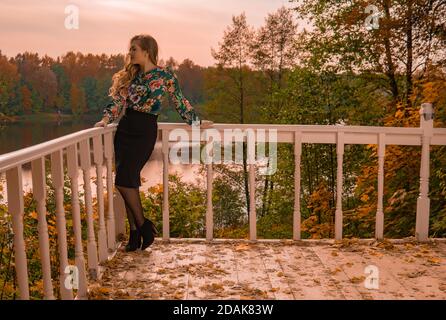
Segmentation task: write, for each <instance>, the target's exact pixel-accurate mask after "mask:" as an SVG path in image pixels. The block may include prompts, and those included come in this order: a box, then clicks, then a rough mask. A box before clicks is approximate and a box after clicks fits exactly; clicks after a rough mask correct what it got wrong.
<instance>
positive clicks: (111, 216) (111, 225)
mask: <svg viewBox="0 0 446 320" xmlns="http://www.w3.org/2000/svg"><path fill="white" fill-rule="evenodd" d="M104 156H105V159H106V166H107V204H108V212H107V242H108V249H109V250H112V251H114V250H115V248H116V236H117V234H118V229H117V228H116V221H115V207H114V203H113V132H111V131H110V132H107V133H106V134H105V135H104ZM119 231H120V230H119ZM122 233H124V231H122Z"/></svg>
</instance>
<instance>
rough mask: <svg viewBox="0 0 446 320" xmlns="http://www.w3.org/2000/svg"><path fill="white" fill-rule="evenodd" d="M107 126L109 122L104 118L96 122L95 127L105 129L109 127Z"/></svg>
mask: <svg viewBox="0 0 446 320" xmlns="http://www.w3.org/2000/svg"><path fill="white" fill-rule="evenodd" d="M107 124H108V120H107V119H106V118H103V119H102V120H101V121H99V122H96V123H95V124H94V126H95V127H104V128H105V127H106V126H107Z"/></svg>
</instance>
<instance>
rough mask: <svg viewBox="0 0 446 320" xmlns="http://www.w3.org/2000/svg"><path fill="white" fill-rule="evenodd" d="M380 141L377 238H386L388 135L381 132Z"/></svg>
mask: <svg viewBox="0 0 446 320" xmlns="http://www.w3.org/2000/svg"><path fill="white" fill-rule="evenodd" d="M378 139H379V141H378V207H377V211H376V226H375V238H376V239H378V240H382V239H383V238H384V212H383V196H384V155H385V152H386V135H385V133H380V134H379V138H378Z"/></svg>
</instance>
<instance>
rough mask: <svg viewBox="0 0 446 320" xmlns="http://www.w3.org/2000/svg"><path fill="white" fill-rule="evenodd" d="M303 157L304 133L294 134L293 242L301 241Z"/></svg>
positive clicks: (297, 132)
mask: <svg viewBox="0 0 446 320" xmlns="http://www.w3.org/2000/svg"><path fill="white" fill-rule="evenodd" d="M301 156H302V132H301V131H295V132H294V211H293V240H300V239H301V226H300V225H301V214H300V162H301Z"/></svg>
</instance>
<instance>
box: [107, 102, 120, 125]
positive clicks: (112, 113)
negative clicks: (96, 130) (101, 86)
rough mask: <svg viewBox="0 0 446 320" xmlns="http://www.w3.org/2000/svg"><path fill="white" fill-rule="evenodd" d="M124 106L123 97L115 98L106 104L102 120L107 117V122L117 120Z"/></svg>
mask: <svg viewBox="0 0 446 320" xmlns="http://www.w3.org/2000/svg"><path fill="white" fill-rule="evenodd" d="M122 108H123V104H122V101H121V99H113V102H110V103H109V104H107V105H106V106H105V108H104V110H103V115H104V116H103V118H102V120H104V119H107V121H108V122H107V123H111V122H113V121H115V120H116V119H117V118H118V116H119V114H120V113H121V110H122Z"/></svg>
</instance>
